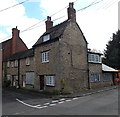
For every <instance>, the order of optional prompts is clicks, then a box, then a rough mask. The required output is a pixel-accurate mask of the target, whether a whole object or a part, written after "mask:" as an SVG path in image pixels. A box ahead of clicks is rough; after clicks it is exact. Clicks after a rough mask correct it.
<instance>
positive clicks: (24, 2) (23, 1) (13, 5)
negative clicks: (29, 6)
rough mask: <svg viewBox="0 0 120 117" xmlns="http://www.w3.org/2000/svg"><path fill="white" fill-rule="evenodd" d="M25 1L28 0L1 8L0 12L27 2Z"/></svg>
mask: <svg viewBox="0 0 120 117" xmlns="http://www.w3.org/2000/svg"><path fill="white" fill-rule="evenodd" d="M27 1H29V0H25V1H22V2H20V3H18V4H15V5H13V6H10V7H7V8H5V9H2V10H0V12H3V11H6V10H8V9H10V8H13V7H16V6H18V5H20V4H23V3H25V2H27Z"/></svg>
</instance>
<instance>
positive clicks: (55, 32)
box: [33, 20, 70, 47]
mask: <svg viewBox="0 0 120 117" xmlns="http://www.w3.org/2000/svg"><path fill="white" fill-rule="evenodd" d="M69 22H70V21H69V20H66V21H64V22H62V23H60V24H58V25H56V26H54V27H52V28H50V29H49V30H48V31H46V32H45V33H44V34H43V35H42V36H41V37H40V38H39V39H38V41H37V42H36V43H35V44H34V45H33V47H35V46H37V45H40V44H41V43H45V42H43V36H45V35H47V34H50V40H49V41H51V40H53V39H57V38H58V37H60V36H61V35H62V34H63V32H64V30H65V28H66V26H67V24H68V23H69ZM47 42H48V41H47Z"/></svg>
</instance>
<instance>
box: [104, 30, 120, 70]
mask: <svg viewBox="0 0 120 117" xmlns="http://www.w3.org/2000/svg"><path fill="white" fill-rule="evenodd" d="M104 56H105V57H104V58H103V63H104V64H106V65H108V66H111V67H113V68H115V69H120V30H118V31H117V32H116V34H115V33H113V36H112V40H110V41H109V42H108V44H107V45H106V50H104Z"/></svg>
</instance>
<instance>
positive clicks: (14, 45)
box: [12, 26, 20, 54]
mask: <svg viewBox="0 0 120 117" xmlns="http://www.w3.org/2000/svg"><path fill="white" fill-rule="evenodd" d="M19 33H20V30H18V29H17V26H16V28H13V29H12V54H15V53H16V48H17V40H18V38H20V37H19Z"/></svg>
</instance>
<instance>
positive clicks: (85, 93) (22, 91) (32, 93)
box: [3, 85, 118, 99]
mask: <svg viewBox="0 0 120 117" xmlns="http://www.w3.org/2000/svg"><path fill="white" fill-rule="evenodd" d="M116 88H118V86H115V85H113V86H108V87H102V88H96V89H87V90H84V91H81V92H78V93H73V94H67V95H48V94H47V95H46V94H41V93H40V92H34V91H27V90H23V89H22V90H21V89H12V91H13V92H16V93H19V92H20V93H23V94H29V95H31V96H33V95H36V96H37V97H39V98H52V99H59V98H74V97H83V96H87V95H92V94H95V93H100V92H104V91H109V90H112V89H116ZM3 90H4V89H3ZM7 90H9V89H7ZM10 90H11V89H10Z"/></svg>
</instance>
